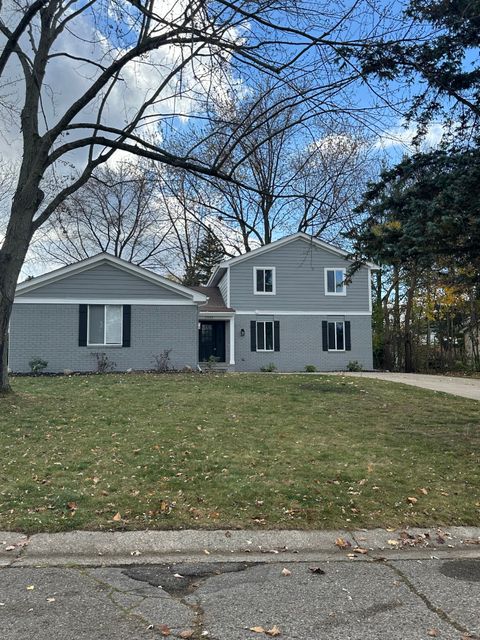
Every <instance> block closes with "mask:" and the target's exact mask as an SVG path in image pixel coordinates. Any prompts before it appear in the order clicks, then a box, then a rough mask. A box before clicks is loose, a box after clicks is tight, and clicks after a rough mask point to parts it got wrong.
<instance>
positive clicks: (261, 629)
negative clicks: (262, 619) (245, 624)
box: [250, 627, 265, 633]
mask: <svg viewBox="0 0 480 640" xmlns="http://www.w3.org/2000/svg"><path fill="white" fill-rule="evenodd" d="M250 631H253V633H265V629H264V628H263V627H250Z"/></svg>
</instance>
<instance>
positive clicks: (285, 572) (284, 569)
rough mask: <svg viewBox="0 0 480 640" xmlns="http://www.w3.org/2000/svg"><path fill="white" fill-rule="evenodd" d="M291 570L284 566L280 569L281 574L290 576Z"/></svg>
mask: <svg viewBox="0 0 480 640" xmlns="http://www.w3.org/2000/svg"><path fill="white" fill-rule="evenodd" d="M291 575H292V572H291V571H289V570H288V569H286V568H285V567H284V568H283V569H282V576H291Z"/></svg>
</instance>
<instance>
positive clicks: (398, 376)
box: [337, 371, 480, 400]
mask: <svg viewBox="0 0 480 640" xmlns="http://www.w3.org/2000/svg"><path fill="white" fill-rule="evenodd" d="M337 375H342V376H355V377H360V378H376V379H378V380H387V381H388V382H401V383H402V384H409V385H412V386H413V387H421V388H422V389H430V391H443V392H444V393H451V394H452V395H454V396H461V397H462V398H470V399H471V400H480V380H476V379H474V378H457V377H453V376H432V375H426V374H421V373H389V372H388V373H381V372H369V371H361V372H358V373H357V372H355V373H353V372H350V371H348V372H342V373H338V374H337Z"/></svg>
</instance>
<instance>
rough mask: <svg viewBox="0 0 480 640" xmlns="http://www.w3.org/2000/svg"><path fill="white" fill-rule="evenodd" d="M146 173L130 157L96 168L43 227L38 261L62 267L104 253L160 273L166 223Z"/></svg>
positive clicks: (143, 165)
mask: <svg viewBox="0 0 480 640" xmlns="http://www.w3.org/2000/svg"><path fill="white" fill-rule="evenodd" d="M149 173H150V167H149V165H148V164H147V163H145V162H144V161H141V160H138V159H137V160H135V158H132V160H131V161H127V160H124V161H122V162H119V163H116V164H114V165H113V166H110V165H104V166H102V167H99V168H98V169H97V170H96V171H95V172H94V173H93V175H92V177H91V178H90V179H89V180H88V182H87V183H86V184H85V185H83V186H82V187H80V189H79V190H78V191H76V192H75V193H73V194H72V195H71V196H69V197H68V198H67V199H66V200H65V201H64V202H63V203H62V204H60V205H59V206H58V207H57V209H56V211H55V212H54V213H53V214H52V216H51V217H50V218H49V220H48V221H47V222H46V224H45V226H44V228H43V229H42V232H41V234H40V237H39V239H38V241H37V242H34V250H35V253H36V255H37V256H38V257H39V259H47V260H48V261H49V262H57V263H60V264H65V265H66V264H72V262H76V261H78V260H84V259H85V258H88V257H89V256H92V255H95V254H97V253H100V252H105V253H110V254H112V255H114V256H116V257H117V258H122V259H123V260H126V261H127V262H131V263H133V264H136V265H143V266H145V267H150V268H161V267H162V264H163V263H165V262H168V257H167V256H168V254H169V253H170V250H171V245H170V238H169V235H170V231H171V222H170V220H169V218H168V217H167V216H165V214H164V212H163V211H162V208H161V204H160V203H159V202H158V200H156V198H155V183H154V180H153V179H152V177H151V175H149Z"/></svg>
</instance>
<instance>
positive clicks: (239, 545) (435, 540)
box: [0, 527, 480, 567]
mask: <svg viewBox="0 0 480 640" xmlns="http://www.w3.org/2000/svg"><path fill="white" fill-rule="evenodd" d="M459 556H461V557H470V558H477V557H478V558H480V527H449V528H445V529H440V528H409V529H403V530H394V531H392V530H390V531H387V530H385V529H372V530H358V531H346V530H333V531H245V530H241V531H238V530H232V531H230V530H217V531H203V530H200V531H197V530H182V531H126V532H96V531H72V532H67V533H53V534H47V533H40V534H35V535H33V536H31V537H28V536H25V535H23V534H20V533H13V532H0V566H3V567H31V566H71V565H82V566H119V565H128V564H135V565H139V564H163V563H172V562H186V561H196V562H199V561H201V562H214V561H218V560H222V561H224V562H225V561H255V562H278V561H280V558H281V561H282V562H303V561H310V560H313V559H317V560H319V559H322V560H325V561H327V560H328V561H345V560H355V559H357V560H377V561H379V560H387V559H388V560H400V559H405V558H412V557H415V558H416V559H421V558H425V559H449V558H454V557H455V558H456V557H459Z"/></svg>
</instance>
